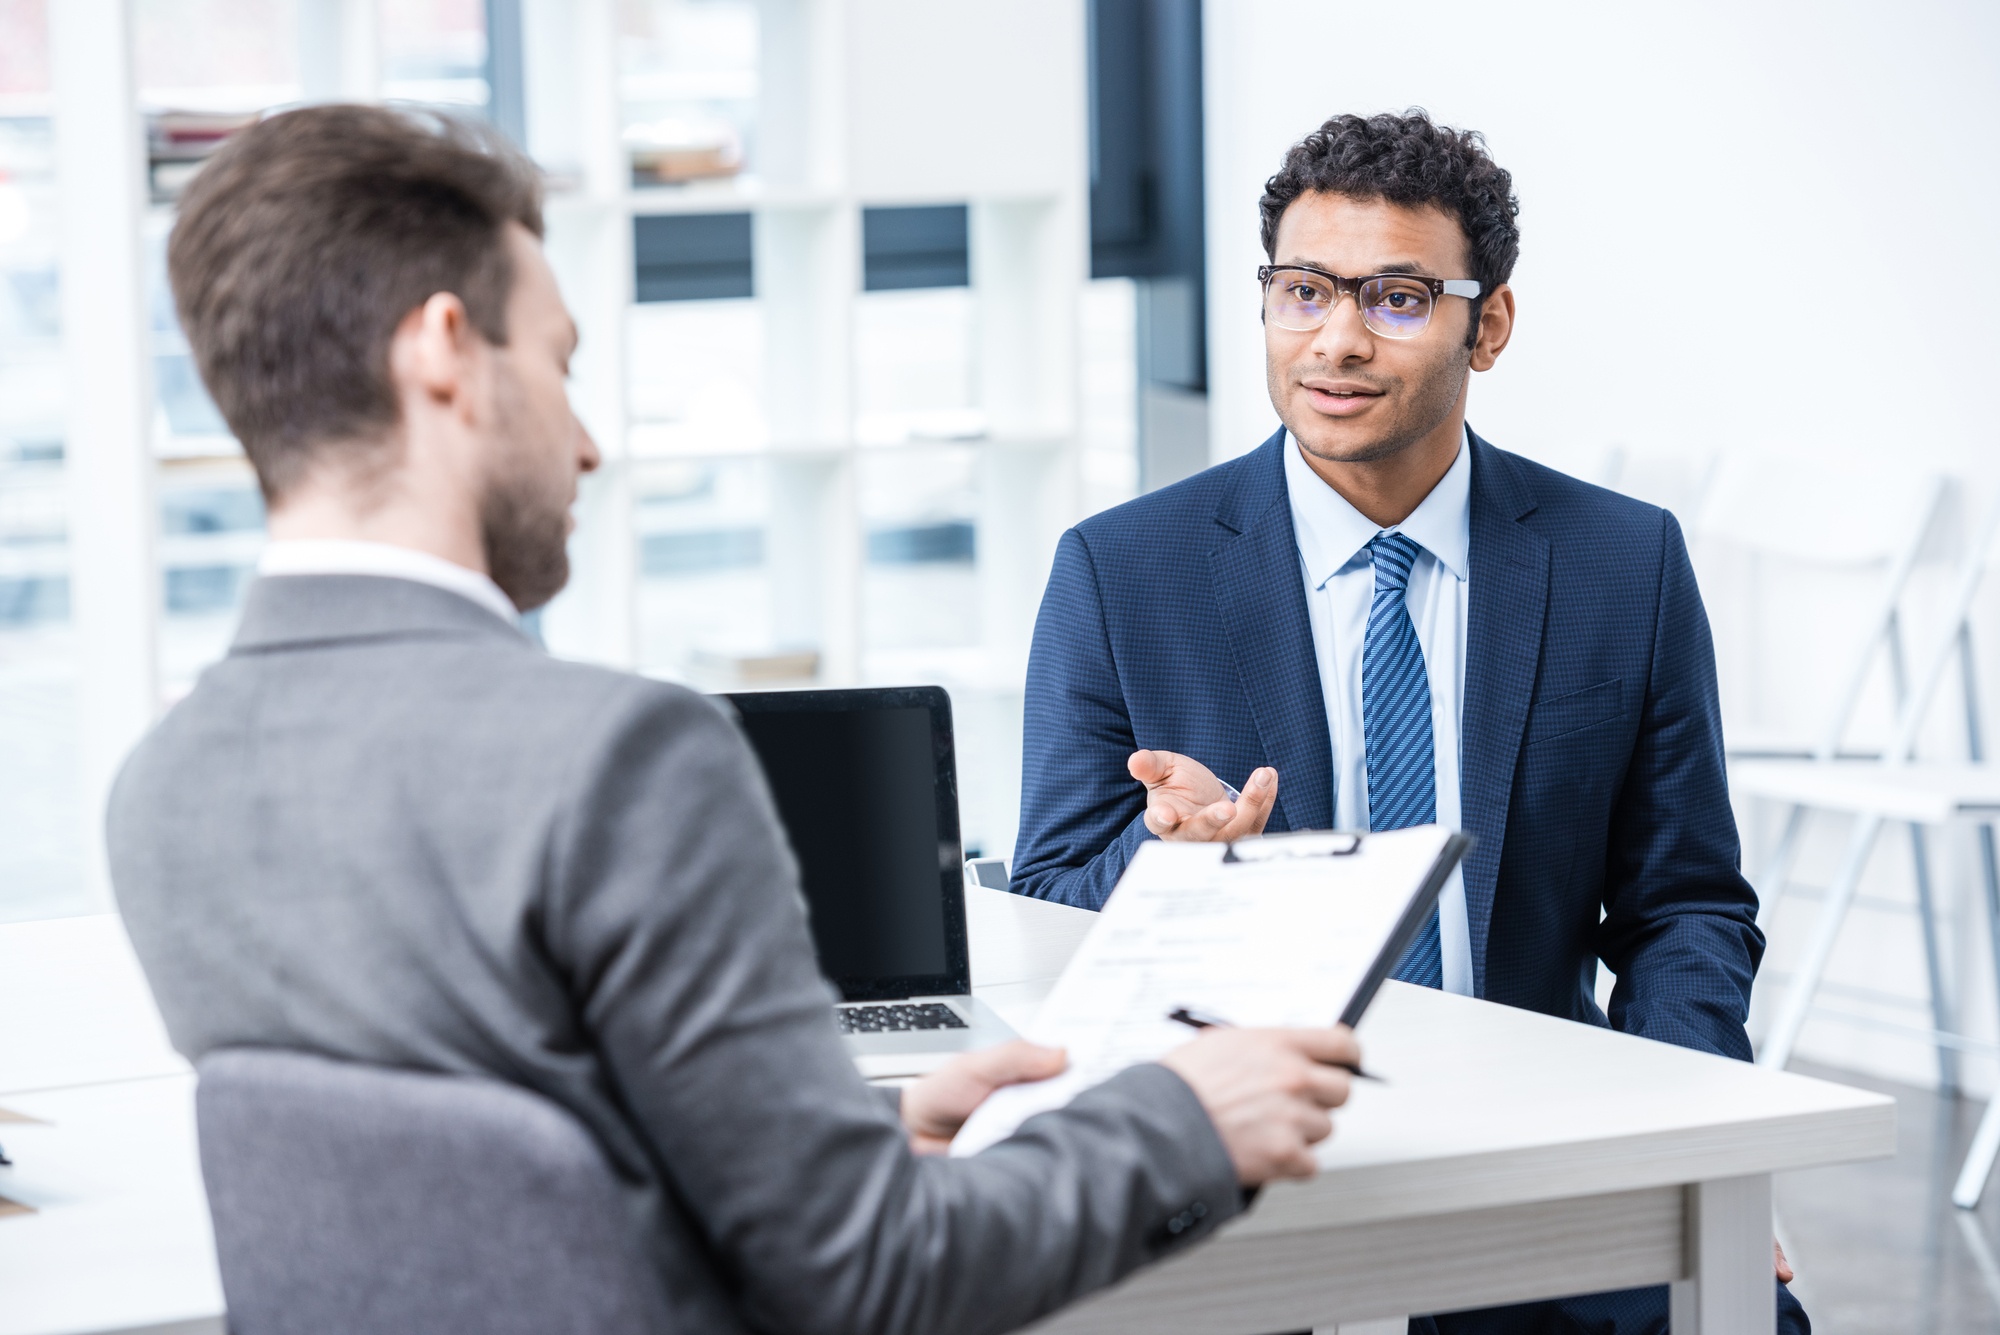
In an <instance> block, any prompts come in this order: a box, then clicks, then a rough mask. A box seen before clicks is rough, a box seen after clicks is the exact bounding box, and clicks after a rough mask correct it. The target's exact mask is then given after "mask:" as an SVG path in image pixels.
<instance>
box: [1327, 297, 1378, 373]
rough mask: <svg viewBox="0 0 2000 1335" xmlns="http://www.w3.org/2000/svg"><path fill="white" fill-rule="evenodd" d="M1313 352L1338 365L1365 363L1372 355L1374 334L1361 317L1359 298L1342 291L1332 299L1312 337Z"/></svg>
mask: <svg viewBox="0 0 2000 1335" xmlns="http://www.w3.org/2000/svg"><path fill="white" fill-rule="evenodd" d="M1312 348H1313V351H1314V352H1315V353H1317V354H1319V356H1320V357H1322V358H1324V359H1325V360H1326V361H1329V362H1332V363H1333V364H1334V365H1336V366H1338V365H1340V364H1342V363H1344V362H1351V361H1363V362H1365V361H1367V360H1368V359H1369V358H1370V357H1372V356H1374V355H1375V335H1374V334H1373V333H1371V332H1370V331H1369V329H1368V325H1367V322H1366V321H1364V320H1363V319H1362V318H1361V296H1360V294H1359V293H1355V292H1342V293H1340V294H1339V295H1338V296H1336V297H1335V298H1334V301H1333V309H1332V310H1330V311H1328V312H1327V315H1326V323H1325V324H1323V325H1321V326H1320V327H1319V329H1318V330H1317V331H1315V333H1314V334H1313V341H1312Z"/></svg>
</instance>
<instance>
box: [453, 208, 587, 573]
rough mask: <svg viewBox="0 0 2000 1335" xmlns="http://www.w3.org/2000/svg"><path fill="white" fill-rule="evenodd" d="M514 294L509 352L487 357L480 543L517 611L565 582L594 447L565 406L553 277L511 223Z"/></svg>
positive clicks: (564, 338)
mask: <svg viewBox="0 0 2000 1335" xmlns="http://www.w3.org/2000/svg"><path fill="white" fill-rule="evenodd" d="M507 246H508V252H509V255H510V257H511V258H512V260H513V264H514V286H513V290H512V291H511V292H510V293H509V295H508V300H507V343H506V345H505V346H504V347H498V348H494V349H493V350H492V351H493V356H494V376H493V400H492V408H491V415H490V418H489V421H490V444H491V450H490V451H489V453H488V465H489V466H488V469H487V473H486V479H485V491H484V494H483V496H482V497H481V503H480V528H481V536H482V538H483V540H484V543H485V547H486V565H487V569H488V571H489V572H490V573H491V574H492V576H493V582H494V583H495V584H498V585H499V586H500V588H501V591H502V592H504V593H505V594H506V595H507V596H508V597H509V598H511V599H513V601H514V605H515V606H516V607H518V608H520V609H521V610H522V611H524V612H526V611H531V610H533V609H534V608H537V607H540V606H541V605H542V604H544V603H546V602H548V600H549V599H551V598H553V597H555V596H556V594H557V593H559V592H560V591H561V590H562V587H563V585H564V584H566V583H568V582H569V550H568V542H569V533H570V530H571V529H572V528H574V527H575V526H576V521H575V519H574V518H573V517H572V516H571V515H570V506H571V505H573V504H575V502H576V485H577V478H578V477H579V476H580V475H582V474H584V473H588V472H590V471H591V470H592V469H594V468H596V467H597V464H598V454H597V446H596V444H595V443H594V442H593V441H592V440H591V439H590V433H589V432H587V431H585V430H584V429H583V423H581V422H579V421H578V420H577V418H576V414H575V413H574V412H572V411H571V409H570V404H569V389H568V385H567V383H566V382H567V380H568V377H569V359H570V356H571V354H572V353H574V352H575V351H576V325H575V324H574V323H573V322H572V321H571V320H570V317H569V311H568V310H567V309H566V308H565V307H564V305H563V300H562V294H561V292H560V291H559V290H558V289H557V287H556V279H555V274H554V273H553V272H552V271H551V270H550V268H549V264H548V261H547V260H546V259H545V258H543V256H542V248H541V245H540V243H538V242H537V241H536V240H535V238H534V236H533V234H532V233H530V232H529V231H528V230H527V229H526V228H525V227H521V226H519V225H518V224H510V225H509V226H508V229H507Z"/></svg>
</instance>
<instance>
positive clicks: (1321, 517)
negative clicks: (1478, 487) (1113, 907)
mask: <svg viewBox="0 0 2000 1335" xmlns="http://www.w3.org/2000/svg"><path fill="white" fill-rule="evenodd" d="M1285 444H1286V446H1287V448H1286V450H1285V488H1286V491H1287V493H1288V494H1289V497H1290V500H1291V506H1292V532H1293V534H1294V535H1295V536H1296V537H1297V539H1298V545H1299V566H1300V570H1301V572H1302V574H1303V575H1304V578H1305V584H1306V612H1307V614H1308V616H1309V617H1310V618H1311V622H1312V637H1313V654H1314V657H1315V658H1316V659H1317V660H1318V662H1319V684H1320V690H1321V691H1322V692H1323V693H1324V695H1325V697H1326V721H1327V729H1328V732H1329V733H1330V734H1331V738H1330V740H1331V741H1332V743H1333V823H1334V824H1335V825H1336V826H1338V827H1339V828H1340V829H1343V830H1365V829H1367V828H1368V756H1367V751H1366V749H1365V747H1364V746H1363V744H1362V737H1363V735H1364V734H1363V732H1362V727H1361V648H1362V641H1363V639H1364V637H1365V636H1366V634H1367V630H1368V605H1369V603H1370V602H1371V601H1372V600H1373V598H1374V595H1375V568H1374V566H1373V565H1371V564H1370V563H1369V559H1368V553H1367V551H1366V550H1365V549H1366V548H1367V546H1368V543H1369V542H1370V541H1371V540H1373V538H1374V537H1375V535H1376V534H1378V533H1385V532H1386V533H1403V534H1407V535H1408V536H1409V538H1410V539H1411V541H1413V542H1415V543H1416V544H1417V545H1418V546H1420V547H1422V548H1423V551H1422V552H1421V553H1420V554H1419V555H1418V557H1417V562H1416V565H1415V566H1413V567H1412V568H1411V570H1410V585H1409V591H1408V593H1407V594H1406V595H1405V603H1406V605H1407V606H1408V607H1409V609H1410V620H1411V621H1412V622H1413V623H1414V624H1415V626H1416V628H1417V643H1418V644H1419V645H1421V646H1422V647H1423V651H1424V669H1425V671H1426V673H1427V674H1428V675H1429V677H1430V683H1431V738H1432V745H1433V747H1434V748H1435V750H1436V763H1437V819H1438V824H1440V825H1442V826H1444V827H1445V828H1446V829H1454V830H1455V829H1457V828H1459V816H1460V811H1459V790H1458V783H1459V765H1460V756H1461V752H1460V749H1459V733H1460V726H1461V724H1462V723H1463V721H1464V717H1465V627H1466V612H1467V609H1468V605H1469V604H1468V600H1467V598H1466V587H1467V585H1466V553H1467V551H1468V549H1469V548H1470V547H1471V545H1472V450H1471V449H1470V447H1468V446H1465V445H1461V446H1459V450H1458V458H1457V459H1456V460H1454V461H1453V463H1452V465H1451V467H1450V468H1449V469H1448V470H1446V472H1445V475H1444V477H1443V479H1442V480H1440V481H1439V483H1438V484H1437V486H1435V487H1433V488H1431V493H1430V495H1428V496H1426V497H1424V499H1423V502H1422V503H1421V504H1420V505H1418V506H1417V508H1416V509H1415V510H1414V511H1413V512H1412V513H1411V514H1410V517H1409V518H1408V519H1405V520H1404V521H1403V522H1402V523H1400V524H1398V525H1396V526H1395V527H1393V528H1389V529H1382V528H1378V527H1376V525H1375V523H1374V521H1373V520H1371V519H1369V518H1368V517H1367V516H1366V515H1364V514H1362V513H1361V512H1360V511H1359V510H1357V509H1355V508H1354V507H1353V506H1352V505H1349V504H1348V503H1347V500H1346V499H1345V498H1344V497H1343V496H1341V494H1340V493H1339V492H1337V491H1335V490H1334V489H1333V488H1332V487H1330V486H1328V485H1327V484H1326V483H1325V482H1324V481H1323V480H1321V478H1320V476H1319V474H1317V473H1315V472H1313V470H1312V466H1311V465H1310V464H1308V463H1306V461H1305V456H1304V455H1303V454H1302V453H1301V452H1300V450H1299V443H1298V441H1297V440H1295V439H1293V437H1292V435H1291V433H1290V432H1287V433H1285ZM1278 791H1279V792H1280V793H1282V792H1283V791H1284V776H1283V775H1282V774H1281V775H1279V776H1278ZM1438 935H1439V943H1440V945H1441V946H1442V947H1443V953H1444V990H1445V991H1447V992H1456V993H1458V994H1460V995H1461V996H1471V995H1472V937H1471V933H1470V931H1469V930H1468V929H1467V926H1466V916H1465V877H1464V875H1463V874H1462V873H1461V872H1459V871H1456V870H1455V871H1453V872H1452V874H1451V880H1450V881H1449V882H1447V883H1446V885H1445V888H1444V893H1443V895H1442V896H1440V898H1439V900H1438Z"/></svg>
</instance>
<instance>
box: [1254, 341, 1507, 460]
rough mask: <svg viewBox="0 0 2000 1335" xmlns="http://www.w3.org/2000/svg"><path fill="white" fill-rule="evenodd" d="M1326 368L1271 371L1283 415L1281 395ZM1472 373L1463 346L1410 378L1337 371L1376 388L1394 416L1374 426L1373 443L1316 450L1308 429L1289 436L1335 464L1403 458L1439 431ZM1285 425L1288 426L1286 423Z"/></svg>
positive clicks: (1313, 366)
mask: <svg viewBox="0 0 2000 1335" xmlns="http://www.w3.org/2000/svg"><path fill="white" fill-rule="evenodd" d="M1325 369H1326V368H1325V367H1324V366H1323V365H1321V364H1319V363H1313V362H1307V363H1301V364H1299V365H1297V366H1294V367H1289V368H1286V369H1285V370H1284V371H1282V372H1281V371H1280V370H1278V368H1276V367H1272V368H1271V369H1270V373H1269V374H1270V379H1271V399H1272V402H1273V403H1274V404H1277V405H1278V406H1279V410H1280V416H1281V417H1282V416H1283V410H1284V405H1285V398H1284V397H1283V396H1284V395H1286V394H1288V393H1289V392H1290V390H1291V386H1292V385H1293V384H1295V383H1297V382H1298V381H1300V380H1302V379H1303V378H1304V377H1305V376H1306V375H1309V374H1312V373H1313V372H1315V371H1324V370H1325ZM1471 371H1472V351H1471V349H1470V348H1466V347H1463V346H1454V347H1452V348H1451V349H1449V350H1445V351H1443V352H1442V355H1440V356H1439V357H1437V358H1436V359H1435V360H1434V361H1433V362H1432V363H1431V364H1430V365H1429V366H1426V367H1424V368H1422V369H1421V371H1420V372H1419V373H1418V374H1417V375H1416V376H1415V377H1413V378H1411V379H1409V380H1406V379H1404V378H1403V377H1402V376H1393V375H1382V374H1379V373H1376V372H1372V371H1365V370H1355V369H1351V368H1350V369H1346V370H1343V371H1341V372H1340V374H1341V378H1342V379H1346V380H1358V381H1360V382H1361V383H1363V384H1365V385H1367V386H1368V387H1369V388H1370V389H1374V390H1379V391H1380V392H1381V393H1382V395H1383V398H1384V400H1385V402H1384V406H1385V407H1386V406H1389V405H1392V404H1393V405H1394V406H1395V412H1394V413H1393V414H1391V415H1388V416H1387V418H1386V420H1383V421H1380V422H1378V423H1376V426H1375V436H1374V439H1372V440H1368V441H1363V442H1357V443H1349V444H1347V445H1345V446H1344V447H1343V448H1339V449H1328V448H1326V447H1324V446H1321V447H1318V448H1316V447H1315V446H1314V445H1313V443H1312V442H1311V441H1310V440H1309V439H1308V436H1309V435H1311V434H1314V433H1312V432H1310V431H1308V433H1307V434H1303V435H1302V434H1300V433H1299V432H1298V431H1297V430H1296V429H1294V430H1293V435H1294V437H1295V438H1296V439H1297V440H1298V442H1299V444H1300V445H1301V446H1303V447H1304V448H1305V450H1306V452H1307V453H1308V454H1311V455H1313V456H1314V457H1316V458H1321V459H1326V460H1328V461H1329V462H1334V463H1357V464H1358V463H1373V462H1375V461H1376V460H1378V459H1387V458H1389V457H1391V456H1393V455H1397V454H1401V453H1402V452H1403V451H1404V450H1406V449H1408V448H1410V446H1412V445H1414V444H1416V443H1417V442H1418V441H1420V440H1422V439H1424V437H1426V436H1428V435H1429V434H1430V433H1431V432H1433V431H1435V430H1437V427H1438V423H1440V422H1442V421H1444V420H1445V419H1446V418H1447V417H1449V416H1450V415H1451V411H1452V409H1453V408H1454V407H1456V406H1457V404H1458V397H1459V394H1460V393H1461V392H1462V391H1463V390H1464V388H1465V380H1466V377H1467V376H1468V375H1470V374H1471ZM1285 424H1286V425H1287V426H1292V423H1291V422H1290V421H1286V423H1285Z"/></svg>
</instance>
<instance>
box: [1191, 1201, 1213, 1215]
mask: <svg viewBox="0 0 2000 1335" xmlns="http://www.w3.org/2000/svg"><path fill="white" fill-rule="evenodd" d="M1187 1212H1188V1213H1189V1214H1190V1215H1192V1216H1193V1217H1194V1218H1196V1219H1206V1218H1208V1207H1207V1206H1206V1205H1203V1204H1202V1203H1201V1202H1200V1201H1196V1202H1195V1203H1194V1204H1193V1205H1190V1206H1188V1211H1187Z"/></svg>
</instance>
